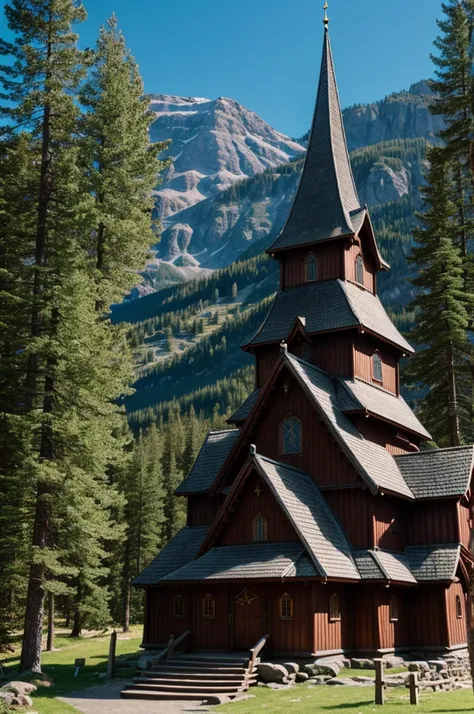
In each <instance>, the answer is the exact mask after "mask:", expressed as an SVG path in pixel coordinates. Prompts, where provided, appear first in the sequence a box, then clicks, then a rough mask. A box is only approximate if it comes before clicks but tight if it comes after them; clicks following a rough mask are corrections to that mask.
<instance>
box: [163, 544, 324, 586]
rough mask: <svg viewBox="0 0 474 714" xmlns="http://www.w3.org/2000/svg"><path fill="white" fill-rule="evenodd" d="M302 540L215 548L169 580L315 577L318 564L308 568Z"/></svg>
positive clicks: (169, 576)
mask: <svg viewBox="0 0 474 714" xmlns="http://www.w3.org/2000/svg"><path fill="white" fill-rule="evenodd" d="M303 552H304V550H303V547H302V545H301V543H251V544H249V545H231V546H224V547H221V548H212V549H211V550H209V551H208V552H207V553H205V554H204V555H203V556H201V557H200V558H198V559H197V560H195V561H193V562H192V563H189V564H188V565H185V566H184V567H183V568H180V569H179V570H177V571H175V572H173V573H170V574H169V575H167V576H166V577H165V578H163V580H165V581H168V582H169V581H171V582H173V581H193V580H230V579H232V580H240V579H242V580H243V579H245V580H251V579H261V578H263V579H267V578H277V579H279V580H281V579H282V578H285V577H314V576H316V575H317V573H316V571H315V569H314V567H313V568H312V569H311V570H310V571H309V572H308V569H307V566H308V564H307V562H306V561H303V566H304V567H303V569H302V570H301V572H300V571H299V568H298V562H299V560H300V558H301V556H302V555H303Z"/></svg>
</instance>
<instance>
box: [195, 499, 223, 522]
mask: <svg viewBox="0 0 474 714" xmlns="http://www.w3.org/2000/svg"><path fill="white" fill-rule="evenodd" d="M221 503H222V499H220V498H219V497H215V498H209V496H208V495H207V494H201V495H196V496H188V517H187V525H188V526H210V525H211V523H212V521H213V520H214V518H215V517H216V514H217V511H218V510H219V508H220V506H221Z"/></svg>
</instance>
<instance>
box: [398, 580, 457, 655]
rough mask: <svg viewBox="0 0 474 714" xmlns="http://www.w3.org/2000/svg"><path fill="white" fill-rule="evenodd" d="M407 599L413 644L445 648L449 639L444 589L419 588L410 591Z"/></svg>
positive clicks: (437, 587) (433, 587)
mask: <svg viewBox="0 0 474 714" xmlns="http://www.w3.org/2000/svg"><path fill="white" fill-rule="evenodd" d="M407 597H408V617H409V623H410V632H411V638H410V639H411V643H412V644H421V643H423V645H425V646H426V647H443V646H444V647H445V646H446V645H447V639H448V637H447V623H446V609H445V604H444V588H443V587H440V586H436V585H435V586H418V587H417V588H414V589H413V590H410V591H409V594H408V596H407Z"/></svg>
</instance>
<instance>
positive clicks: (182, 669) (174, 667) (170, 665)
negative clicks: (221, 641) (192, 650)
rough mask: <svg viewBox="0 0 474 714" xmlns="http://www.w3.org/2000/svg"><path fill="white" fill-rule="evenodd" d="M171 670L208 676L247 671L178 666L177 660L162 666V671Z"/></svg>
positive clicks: (240, 668)
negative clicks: (209, 674)
mask: <svg viewBox="0 0 474 714" xmlns="http://www.w3.org/2000/svg"><path fill="white" fill-rule="evenodd" d="M163 669H166V670H170V671H173V672H196V673H202V674H206V672H209V671H211V672H215V673H216V674H240V675H242V676H243V675H244V674H245V673H246V672H247V670H246V669H245V668H244V667H220V666H217V665H214V666H212V667H209V666H201V665H198V664H195V665H193V664H192V663H191V662H188V663H186V664H185V663H183V664H178V662H176V661H175V660H173V661H171V660H169V661H168V662H166V663H164V664H163V665H160V670H163ZM147 671H156V670H147Z"/></svg>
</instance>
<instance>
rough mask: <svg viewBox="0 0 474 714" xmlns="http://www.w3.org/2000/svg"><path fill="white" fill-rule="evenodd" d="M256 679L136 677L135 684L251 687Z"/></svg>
mask: <svg viewBox="0 0 474 714" xmlns="http://www.w3.org/2000/svg"><path fill="white" fill-rule="evenodd" d="M256 681H257V680H256V678H252V679H221V678H218V679H211V678H210V677H205V678H204V679H180V678H179V677H178V678H171V677H134V679H133V682H134V683H135V684H154V685H159V686H161V685H174V686H176V687H180V686H186V687H193V686H194V687H199V688H202V687H210V689H212V688H213V687H237V688H239V687H249V686H251V685H252V684H255V682H256Z"/></svg>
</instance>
